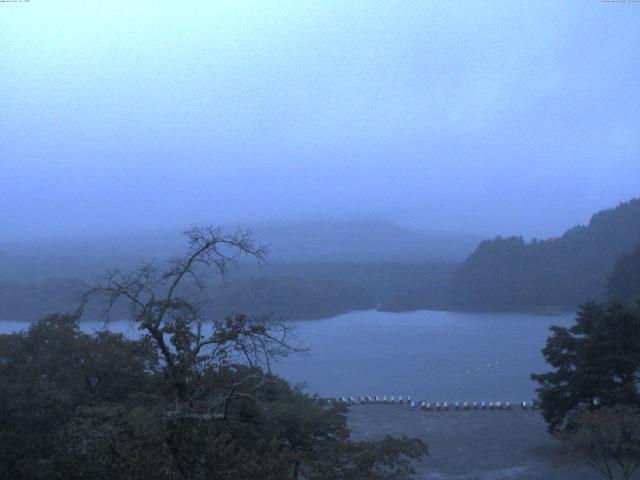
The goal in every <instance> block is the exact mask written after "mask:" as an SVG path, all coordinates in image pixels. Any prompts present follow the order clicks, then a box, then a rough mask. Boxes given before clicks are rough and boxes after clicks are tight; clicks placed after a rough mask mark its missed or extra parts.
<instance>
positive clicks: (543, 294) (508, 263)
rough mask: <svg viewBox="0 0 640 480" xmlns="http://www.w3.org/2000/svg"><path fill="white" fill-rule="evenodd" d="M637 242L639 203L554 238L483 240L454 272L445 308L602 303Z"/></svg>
mask: <svg viewBox="0 0 640 480" xmlns="http://www.w3.org/2000/svg"><path fill="white" fill-rule="evenodd" d="M639 242H640V199H633V200H630V201H628V202H625V203H621V204H620V205H618V206H617V207H616V208H612V209H609V210H604V211H601V212H598V213H596V214H595V215H593V217H592V218H591V220H590V222H589V224H588V225H586V226H577V227H574V228H572V229H570V230H568V231H567V232H566V233H565V234H564V235H562V236H561V237H560V238H553V239H549V240H543V241H540V240H533V241H531V242H529V243H527V242H525V241H524V240H523V239H522V237H509V238H502V237H497V238H496V239H494V240H487V241H483V242H482V243H480V245H479V246H478V248H477V249H476V250H475V251H474V252H473V253H472V254H471V255H470V256H469V257H468V258H467V259H466V260H465V261H464V262H463V263H462V264H461V265H460V266H459V267H458V268H457V269H456V271H455V273H454V275H453V277H452V279H451V281H450V284H449V287H448V289H447V291H448V293H447V298H448V303H449V304H450V305H451V306H452V307H453V308H464V309H481V310H518V309H561V308H574V307H575V306H577V305H579V304H581V303H583V302H584V301H586V300H588V299H602V298H604V296H605V294H606V284H607V277H608V276H609V275H610V274H611V272H612V269H613V267H614V265H615V264H616V261H617V259H618V258H619V257H620V256H621V255H624V254H629V253H630V252H631V251H632V250H633V249H634V247H635V246H636V245H637V244H638V243H639Z"/></svg>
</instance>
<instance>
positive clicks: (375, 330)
mask: <svg viewBox="0 0 640 480" xmlns="http://www.w3.org/2000/svg"><path fill="white" fill-rule="evenodd" d="M572 322H573V314H572V313H569V314H565V315H559V316H535V315H528V314H495V313H492V314H474V313H462V312H435V311H417V312H406V313H389V312H377V311H363V312H352V313H348V314H344V315H339V316H337V317H334V318H329V319H323V320H305V321H292V322H290V323H291V325H293V326H295V327H296V329H297V339H296V341H297V343H299V344H302V345H305V346H307V347H309V352H308V353H306V354H298V355H294V356H292V357H289V358H286V359H283V360H281V361H279V362H278V363H277V364H276V365H275V366H274V370H275V371H276V372H277V373H279V374H281V375H282V376H284V377H285V378H287V379H288V380H290V381H292V382H295V383H298V382H304V383H306V384H307V386H308V388H307V390H308V391H309V392H310V393H319V394H320V395H323V396H346V397H348V396H359V395H394V396H397V395H403V396H406V395H411V396H412V398H414V399H426V400H432V401H444V400H446V401H456V400H458V401H465V400H467V401H490V400H494V401H495V400H502V401H505V400H509V401H511V402H516V401H521V400H530V399H531V398H532V397H533V396H534V394H535V388H536V385H535V384H534V383H533V382H532V381H531V380H530V379H529V375H530V374H531V373H532V372H535V373H541V372H545V371H547V370H548V368H549V367H548V365H546V364H545V361H544V358H543V356H542V353H541V352H540V349H541V348H542V347H543V346H544V343H545V340H546V338H547V336H548V334H549V327H550V326H551V325H564V326H567V325H570V324H571V323H572ZM101 326H102V324H100V323H92V322H87V323H83V330H85V331H92V330H95V329H98V328H100V327H101ZM25 327H26V325H25V324H24V323H20V322H0V332H2V333H6V332H11V331H17V330H20V329H22V328H25ZM110 328H111V329H112V330H115V331H120V332H124V333H126V334H127V335H131V336H135V334H136V333H137V332H136V331H135V330H133V329H131V327H130V326H129V324H128V323H127V322H122V321H118V322H112V323H111V326H110Z"/></svg>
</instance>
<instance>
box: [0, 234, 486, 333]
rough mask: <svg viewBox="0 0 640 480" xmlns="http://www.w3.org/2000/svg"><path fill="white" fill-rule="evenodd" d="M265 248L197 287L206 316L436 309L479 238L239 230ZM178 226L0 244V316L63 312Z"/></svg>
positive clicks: (160, 253) (175, 245) (161, 251)
mask: <svg viewBox="0 0 640 480" xmlns="http://www.w3.org/2000/svg"><path fill="white" fill-rule="evenodd" d="M248 227H249V228H250V229H251V230H252V231H253V232H254V237H255V238H256V241H257V242H258V243H260V244H266V245H268V246H269V248H270V251H271V253H270V254H269V256H268V259H267V260H268V261H267V264H266V265H265V266H263V267H262V268H260V269H258V268H256V265H255V263H253V262H251V263H249V262H247V263H246V264H241V265H240V266H239V268H238V269H236V270H233V271H231V272H230V273H229V275H228V276H226V277H225V278H224V280H222V279H220V278H218V277H215V276H214V277H213V278H212V279H211V285H210V288H209V289H207V290H206V291H205V292H204V296H205V299H206V301H207V306H208V308H210V310H211V313H213V314H216V315H223V314H227V313H230V312H237V311H241V312H245V313H249V314H268V313H273V314H275V315H277V316H285V317H287V318H315V317H324V316H331V315H335V314H338V313H343V312H348V311H350V310H362V309H372V308H381V309H386V310H412V309H421V308H427V307H442V306H444V298H445V286H446V284H447V280H448V279H449V277H450V276H451V273H452V272H453V269H454V268H455V265H456V264H457V263H458V262H459V261H461V260H462V259H463V258H464V257H465V256H466V255H468V254H469V253H470V252H471V251H473V249H474V248H475V246H476V245H477V243H478V242H479V239H478V238H476V237H473V236H468V235H459V234H452V233H440V232H419V231H412V230H409V229H404V228H402V227H399V226H397V225H394V224H392V223H389V222H384V221H356V222H297V223H283V224H262V225H254V226H248ZM185 247H186V244H185V239H184V238H183V237H182V236H181V235H180V234H179V232H165V233H146V234H137V235H122V236H117V237H115V236H112V237H106V236H104V237H94V238H78V239H73V240H58V241H49V242H32V243H25V244H13V245H0V265H1V268H0V320H2V319H5V320H6V319H12V320H33V319H36V318H39V317H42V316H44V315H46V314H47V313H51V312H60V311H73V310H74V309H75V308H76V307H77V303H78V299H77V292H78V291H80V290H82V289H83V288H86V287H85V285H86V281H87V280H88V279H90V278H91V277H95V276H98V275H100V274H102V273H104V272H106V271H107V270H108V269H110V268H115V267H120V268H123V269H127V268H130V267H132V266H134V265H137V264H139V263H140V262H141V261H143V260H144V261H150V260H153V259H156V260H158V261H162V260H163V259H166V258H167V257H170V256H173V255H175V254H180V253H181V252H183V251H184V249H185Z"/></svg>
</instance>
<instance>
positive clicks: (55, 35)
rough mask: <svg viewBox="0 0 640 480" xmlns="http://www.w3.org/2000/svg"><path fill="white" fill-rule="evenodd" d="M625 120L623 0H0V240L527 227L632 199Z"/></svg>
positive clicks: (629, 66)
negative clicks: (256, 225) (314, 224)
mask: <svg viewBox="0 0 640 480" xmlns="http://www.w3.org/2000/svg"><path fill="white" fill-rule="evenodd" d="M639 119H640V4H639V3H632V2H628V3H603V2H601V1H600V0H580V1H549V2H536V1H527V2H480V1H479V2H467V1H455V2H443V1H433V2H427V1H419V2H400V1H397V2H392V1H389V2H370V1H366V2H365V1H358V2H346V1H335V2H328V1H327V2H325V1H323V2H319V1H314V2H300V1H292V2H274V3H267V2H262V1H260V2H255V3H254V2H224V3H215V2H194V1H189V2H181V1H167V2H144V1H132V0H127V1H122V2H120V1H115V0H110V1H104V2H102V1H101V2H98V1H96V2H87V1H82V2H77V3H70V2H65V1H61V0H55V1H45V0H31V1H30V2H29V3H0V222H1V225H2V229H1V230H0V239H3V240H6V239H11V240H17V239H24V238H46V237H49V236H72V235H79V234H91V233H104V232H110V233H114V232H115V233H118V232H130V231H140V230H150V229H151V230H155V229H165V228H174V227H180V228H181V227H184V226H187V225H189V224H191V223H194V222H206V223H234V222H263V221H270V220H277V221H288V220H296V219H311V218H328V219H331V218H338V219H345V218H346V219H348V218H359V217H377V218H384V219H389V220H392V221H395V222H397V223H399V224H401V225H405V226H417V227H419V228H424V229H432V230H450V231H464V232H472V233H480V234H483V235H488V236H492V235H495V234H513V233H519V234H524V235H526V236H538V237H546V236H550V235H556V234H559V233H561V232H562V231H563V230H564V229H566V228H568V227H570V226H572V225H573V224H575V223H577V222H586V221H587V220H588V218H589V216H590V214H591V213H592V212H593V211H595V210H599V209H601V208H605V207H609V206H614V205H616V204H617V203H618V202H620V201H622V200H626V199H629V198H631V197H633V196H639V195H640V122H639Z"/></svg>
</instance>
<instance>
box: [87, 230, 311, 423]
mask: <svg viewBox="0 0 640 480" xmlns="http://www.w3.org/2000/svg"><path fill="white" fill-rule="evenodd" d="M185 235H186V237H187V238H188V248H187V251H186V253H185V254H184V255H182V256H179V257H175V258H172V259H170V260H168V261H166V262H160V263H159V262H155V261H154V262H150V263H144V264H143V265H141V266H140V267H138V268H135V269H133V270H130V271H124V272H123V271H120V270H112V271H110V272H108V273H107V274H106V275H105V276H104V277H102V278H100V279H98V280H97V281H96V282H95V285H93V286H92V287H91V288H90V289H89V290H88V291H87V292H86V293H85V294H84V295H83V301H82V306H81V308H80V315H81V314H82V310H83V309H84V305H85V304H86V303H87V302H88V301H90V300H91V299H94V298H100V299H102V300H104V301H105V302H106V308H105V312H104V313H105V315H106V316H107V317H106V318H107V321H108V318H109V315H110V314H111V312H112V311H113V310H114V308H115V306H116V304H121V303H122V302H124V304H126V305H127V306H128V307H129V312H130V315H129V319H130V321H131V322H133V323H134V324H135V325H137V327H138V329H140V330H141V331H142V332H143V335H144V337H146V338H147V339H148V340H149V341H151V342H152V344H153V345H154V347H155V348H156V350H157V351H158V354H159V357H160V360H161V363H162V366H163V369H164V372H165V376H166V379H167V380H168V382H169V384H170V385H171V390H172V391H173V393H174V398H175V404H176V408H175V411H173V412H170V413H171V415H173V416H176V415H181V416H184V417H194V418H195V417H198V418H203V419H205V418H219V417H225V415H226V413H227V411H228V405H229V402H230V401H231V399H232V398H234V397H239V396H245V397H246V396H250V395H251V393H250V392H251V391H252V390H256V389H257V388H258V386H259V385H260V384H261V383H262V382H264V381H265V379H266V376H264V375H259V374H256V375H248V376H247V375H245V376H244V377H242V378H241V379H240V380H237V381H235V382H231V383H230V384H227V385H224V388H220V385H215V384H212V383H211V374H212V372H216V373H219V372H221V371H222V370H223V369H231V368H233V366H234V365H238V364H242V365H246V366H249V367H254V371H261V370H260V369H259V368H257V367H261V368H263V369H265V370H266V371H267V372H268V371H270V367H271V363H270V362H271V359H272V358H273V357H277V356H284V355H287V354H289V353H291V352H293V351H298V350H300V349H298V348H295V347H293V346H292V345H291V344H290V332H289V330H288V328H287V326H286V324H285V323H284V322H283V321H281V320H274V319H272V318H261V319H256V318H251V317H248V316H246V315H242V314H235V315H232V316H229V317H226V318H223V319H219V320H212V321H209V322H207V321H206V320H205V314H204V312H205V310H204V309H203V305H202V302H201V299H200V298H190V299H189V300H187V299H185V298H183V296H184V294H185V293H186V294H189V292H191V293H193V292H194V291H196V292H202V289H203V288H204V286H205V283H206V279H207V276H208V275H209V274H210V273H211V271H212V270H213V271H214V272H217V273H219V274H222V275H224V274H225V273H226V272H227V270H228V269H229V268H230V267H233V266H235V265H236V264H237V262H238V260H239V259H240V258H241V257H250V258H254V259H256V260H257V261H258V262H263V261H264V259H265V255H266V253H267V250H266V248H264V247H260V246H257V245H256V244H255V242H254V240H253V238H252V236H251V234H250V233H249V232H246V231H241V230H238V231H237V232H236V233H234V234H229V233H225V232H224V231H223V230H222V229H221V228H218V227H210V226H209V227H194V228H191V229H190V230H188V231H186V232H185ZM194 285H195V287H196V288H195V289H194V288H193V287H194ZM188 296H189V295H188ZM196 297H197V296H196ZM213 393H215V394H213ZM198 396H200V397H203V398H207V399H208V400H207V402H205V403H206V408H204V411H203V408H202V405H200V407H201V408H197V409H196V410H197V411H193V410H194V405H196V403H197V402H195V401H194V400H195V399H196V398H200V397H198Z"/></svg>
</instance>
